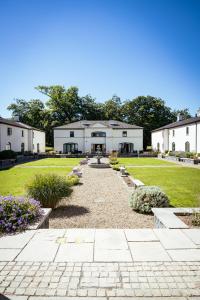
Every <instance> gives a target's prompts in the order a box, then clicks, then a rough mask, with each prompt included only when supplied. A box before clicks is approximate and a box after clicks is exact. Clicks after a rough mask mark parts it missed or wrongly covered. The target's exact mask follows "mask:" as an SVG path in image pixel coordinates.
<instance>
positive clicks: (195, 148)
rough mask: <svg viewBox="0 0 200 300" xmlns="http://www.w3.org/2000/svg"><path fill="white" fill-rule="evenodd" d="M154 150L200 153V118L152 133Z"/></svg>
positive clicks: (175, 123)
mask: <svg viewBox="0 0 200 300" xmlns="http://www.w3.org/2000/svg"><path fill="white" fill-rule="evenodd" d="M151 141H152V149H153V150H155V151H160V152H162V153H164V152H165V151H178V152H179V151H180V152H194V153H200V116H198V117H194V118H190V119H187V120H182V119H180V120H178V121H177V122H174V123H172V124H169V125H166V126H163V127H161V128H158V129H156V130H153V131H152V134H151Z"/></svg>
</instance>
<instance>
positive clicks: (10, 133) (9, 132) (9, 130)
mask: <svg viewBox="0 0 200 300" xmlns="http://www.w3.org/2000/svg"><path fill="white" fill-rule="evenodd" d="M7 135H12V128H10V127H8V128H7Z"/></svg>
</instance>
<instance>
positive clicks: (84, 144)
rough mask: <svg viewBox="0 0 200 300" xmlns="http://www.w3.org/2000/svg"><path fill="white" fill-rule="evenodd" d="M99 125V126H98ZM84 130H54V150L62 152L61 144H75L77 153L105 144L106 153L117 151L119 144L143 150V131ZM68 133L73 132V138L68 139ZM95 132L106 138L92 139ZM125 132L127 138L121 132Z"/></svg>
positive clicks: (102, 128)
mask: <svg viewBox="0 0 200 300" xmlns="http://www.w3.org/2000/svg"><path fill="white" fill-rule="evenodd" d="M100 125H101V124H100ZM100 125H99V126H98V124H96V126H97V127H94V126H93V127H89V128H85V129H74V130H73V129H71V130H70V129H54V149H55V151H58V152H60V151H61V152H63V144H65V143H77V144H78V151H82V152H83V153H85V152H91V147H92V144H106V152H111V151H112V150H117V151H118V150H119V143H133V144H134V150H143V129H112V128H108V127H104V126H103V125H101V126H100ZM70 131H74V137H73V138H71V137H70ZM95 131H103V132H106V137H92V136H91V133H92V132H95ZM123 131H127V137H123V136H122V132H123Z"/></svg>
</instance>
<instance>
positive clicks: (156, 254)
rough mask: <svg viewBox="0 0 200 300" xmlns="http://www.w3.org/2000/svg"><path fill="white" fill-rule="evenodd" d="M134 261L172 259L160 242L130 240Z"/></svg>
mask: <svg viewBox="0 0 200 300" xmlns="http://www.w3.org/2000/svg"><path fill="white" fill-rule="evenodd" d="M129 246H130V249H131V254H132V257H133V261H170V260H171V259H170V257H169V255H168V254H167V252H166V251H165V249H164V248H163V247H162V245H161V243H160V242H129Z"/></svg>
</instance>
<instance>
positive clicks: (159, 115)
mask: <svg viewBox="0 0 200 300" xmlns="http://www.w3.org/2000/svg"><path fill="white" fill-rule="evenodd" d="M122 111H123V114H124V116H125V121H126V122H128V123H130V124H136V125H138V126H142V127H144V149H146V147H147V146H148V145H151V131H152V130H153V129H156V128H159V127H161V126H164V125H166V124H169V123H171V122H173V120H174V114H173V112H172V111H171V108H169V107H167V106H166V105H165V102H164V101H163V100H162V99H160V98H155V97H152V96H139V97H137V98H135V99H133V100H130V101H126V102H125V103H124V105H123V108H122Z"/></svg>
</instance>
